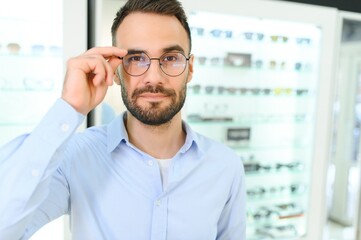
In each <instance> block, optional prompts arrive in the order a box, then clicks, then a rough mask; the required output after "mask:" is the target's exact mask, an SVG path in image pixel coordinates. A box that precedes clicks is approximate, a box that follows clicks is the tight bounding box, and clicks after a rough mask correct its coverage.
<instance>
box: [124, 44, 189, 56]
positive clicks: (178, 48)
mask: <svg viewBox="0 0 361 240" xmlns="http://www.w3.org/2000/svg"><path fill="white" fill-rule="evenodd" d="M162 51H163V53H165V52H171V51H179V52H182V53H184V49H183V48H182V47H181V46H180V45H178V44H176V45H172V46H169V47H166V48H163V49H162ZM139 53H146V54H149V53H148V52H147V51H145V50H141V49H128V54H139Z"/></svg>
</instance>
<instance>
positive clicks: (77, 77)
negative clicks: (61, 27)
mask: <svg viewBox="0 0 361 240" xmlns="http://www.w3.org/2000/svg"><path fill="white" fill-rule="evenodd" d="M126 54H127V50H124V49H120V48H116V47H98V48H92V49H90V50H88V51H86V52H85V53H84V54H82V55H80V56H78V57H74V58H71V59H69V60H68V62H67V71H66V75H65V80H64V86H63V92H62V98H63V99H64V100H65V101H66V102H68V103H69V104H70V105H72V106H73V107H74V108H75V110H77V111H78V112H79V113H82V114H84V115H86V114H88V113H89V112H90V111H91V110H92V109H94V108H95V107H96V106H97V105H98V104H99V103H101V102H102V101H103V99H104V97H105V94H106V92H107V89H108V86H111V85H112V84H113V77H114V72H115V70H116V68H117V67H118V66H119V64H121V61H122V60H120V59H119V57H123V56H125V55H126Z"/></svg>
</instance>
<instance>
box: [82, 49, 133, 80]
mask: <svg viewBox="0 0 361 240" xmlns="http://www.w3.org/2000/svg"><path fill="white" fill-rule="evenodd" d="M126 54H127V50H125V49H120V48H117V47H96V48H92V49H90V50H88V51H86V52H85V53H84V54H83V56H84V57H86V58H88V59H91V58H93V59H98V61H100V62H99V63H98V64H100V65H96V64H95V62H93V63H92V64H93V65H92V67H93V69H89V70H93V73H94V74H95V77H94V80H93V81H94V84H95V85H97V84H100V83H101V81H103V80H104V81H105V82H106V84H107V85H109V86H110V85H112V84H113V77H114V72H115V70H116V69H117V67H118V66H119V65H120V64H121V61H122V60H120V59H119V58H121V57H123V56H125V55H126ZM89 63H91V62H89ZM89 67H90V65H89ZM90 68H91V67H90ZM102 68H103V69H104V72H103V69H102Z"/></svg>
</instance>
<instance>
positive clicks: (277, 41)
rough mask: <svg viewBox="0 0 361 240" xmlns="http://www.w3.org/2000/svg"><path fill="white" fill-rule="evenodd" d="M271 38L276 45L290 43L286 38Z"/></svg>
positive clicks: (275, 36)
mask: <svg viewBox="0 0 361 240" xmlns="http://www.w3.org/2000/svg"><path fill="white" fill-rule="evenodd" d="M270 38H271V40H272V42H274V43H286V42H287V41H288V37H286V36H279V35H272V36H270Z"/></svg>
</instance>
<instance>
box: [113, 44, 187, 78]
mask: <svg viewBox="0 0 361 240" xmlns="http://www.w3.org/2000/svg"><path fill="white" fill-rule="evenodd" d="M172 52H173V53H179V54H181V55H182V56H183V57H184V58H185V59H186V64H185V65H184V69H183V70H182V72H181V73H179V74H178V75H169V74H168V73H166V72H165V71H164V70H163V68H162V64H161V63H160V59H161V58H162V56H164V55H165V54H167V53H172ZM137 53H139V54H144V55H145V56H147V57H148V59H149V65H148V67H147V69H146V70H145V71H144V72H143V73H142V74H139V75H134V74H130V73H128V72H127V70H125V67H124V64H123V63H124V62H123V59H124V57H126V56H127V55H130V54H137ZM127 55H125V56H124V57H118V58H119V59H120V60H122V66H123V69H124V71H125V72H126V73H127V74H128V75H130V76H132V77H139V76H142V75H144V74H145V73H146V72H147V71H148V70H149V68H150V65H151V64H152V60H158V64H159V68H160V69H161V70H162V72H163V73H164V74H165V75H167V76H169V77H178V76H180V75H182V73H184V71H185V70H186V68H187V63H188V62H189V60H190V58H191V56H192V54H189V55H188V57H186V55H185V54H184V53H183V52H181V51H167V52H164V53H163V54H162V55H161V56H160V57H158V58H154V57H153V58H151V57H149V55H148V54H147V53H146V52H144V51H137V50H134V51H129V52H128V53H127Z"/></svg>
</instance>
